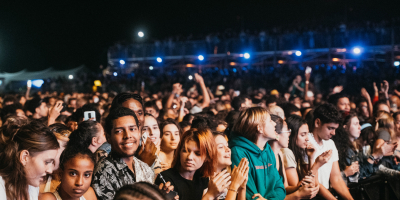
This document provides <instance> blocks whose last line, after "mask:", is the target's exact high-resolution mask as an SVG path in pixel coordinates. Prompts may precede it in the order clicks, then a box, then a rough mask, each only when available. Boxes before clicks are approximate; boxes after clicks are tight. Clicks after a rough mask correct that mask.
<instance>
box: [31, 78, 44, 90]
mask: <svg viewBox="0 0 400 200" xmlns="http://www.w3.org/2000/svg"><path fill="white" fill-rule="evenodd" d="M43 83H44V81H43V80H42V79H37V80H32V85H33V86H35V87H37V88H40V87H42V85H43Z"/></svg>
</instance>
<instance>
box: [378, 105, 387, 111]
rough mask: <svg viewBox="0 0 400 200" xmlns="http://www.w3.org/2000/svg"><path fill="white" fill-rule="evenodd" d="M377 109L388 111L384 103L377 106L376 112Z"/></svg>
mask: <svg viewBox="0 0 400 200" xmlns="http://www.w3.org/2000/svg"><path fill="white" fill-rule="evenodd" d="M379 111H386V112H388V113H390V109H389V106H388V105H386V104H379V106H378V112H379Z"/></svg>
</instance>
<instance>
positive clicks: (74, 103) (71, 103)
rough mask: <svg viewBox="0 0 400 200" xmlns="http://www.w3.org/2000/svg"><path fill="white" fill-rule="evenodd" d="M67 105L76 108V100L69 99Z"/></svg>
mask: <svg viewBox="0 0 400 200" xmlns="http://www.w3.org/2000/svg"><path fill="white" fill-rule="evenodd" d="M69 107H72V108H76V100H75V99H74V100H71V101H70V102H69Z"/></svg>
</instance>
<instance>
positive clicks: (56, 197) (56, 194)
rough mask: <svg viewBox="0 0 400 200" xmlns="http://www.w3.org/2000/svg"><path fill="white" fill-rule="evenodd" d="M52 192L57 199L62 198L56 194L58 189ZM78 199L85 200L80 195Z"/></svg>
mask: <svg viewBox="0 0 400 200" xmlns="http://www.w3.org/2000/svg"><path fill="white" fill-rule="evenodd" d="M53 194H54V196H55V197H56V199H57V200H62V199H61V197H60V194H58V191H57V190H56V191H54V192H53ZM79 200H86V199H85V197H83V196H81V197H80V198H79Z"/></svg>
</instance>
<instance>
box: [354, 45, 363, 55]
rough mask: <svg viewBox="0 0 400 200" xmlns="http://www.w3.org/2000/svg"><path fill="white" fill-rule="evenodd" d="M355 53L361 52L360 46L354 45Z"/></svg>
mask: <svg viewBox="0 0 400 200" xmlns="http://www.w3.org/2000/svg"><path fill="white" fill-rule="evenodd" d="M353 53H354V54H360V53H361V49H360V48H358V47H354V49H353Z"/></svg>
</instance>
